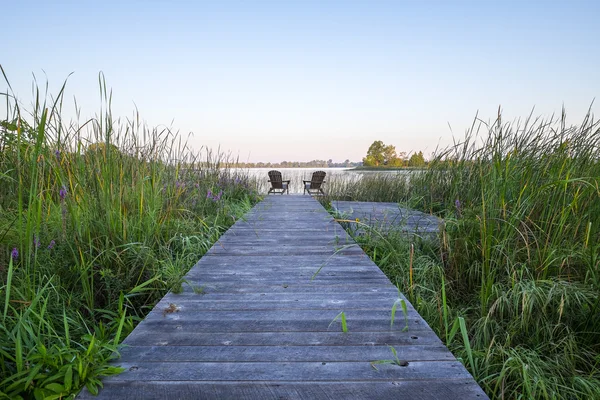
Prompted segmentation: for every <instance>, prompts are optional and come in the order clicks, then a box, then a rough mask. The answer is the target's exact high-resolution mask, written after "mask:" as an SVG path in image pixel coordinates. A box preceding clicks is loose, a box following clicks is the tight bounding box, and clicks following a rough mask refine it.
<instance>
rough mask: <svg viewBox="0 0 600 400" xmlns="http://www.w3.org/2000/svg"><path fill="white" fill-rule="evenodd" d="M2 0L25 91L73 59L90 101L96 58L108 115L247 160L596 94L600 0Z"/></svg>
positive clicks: (312, 151) (570, 102) (584, 104)
mask: <svg viewBox="0 0 600 400" xmlns="http://www.w3.org/2000/svg"><path fill="white" fill-rule="evenodd" d="M0 3H1V6H0V10H1V12H2V14H3V15H2V18H1V19H2V24H3V28H2V31H3V38H2V40H0V64H1V65H2V67H3V68H4V70H5V72H6V74H7V75H8V78H9V80H10V83H11V85H12V87H13V89H14V90H15V92H16V94H17V96H18V97H19V99H20V100H21V102H22V103H24V104H25V105H29V104H31V102H32V98H31V83H32V73H33V74H35V75H36V77H37V78H38V81H41V82H44V80H45V79H46V76H47V78H48V80H49V84H50V92H51V93H57V91H58V89H59V88H60V86H61V85H62V83H63V81H64V80H65V79H66V78H67V76H68V75H69V74H70V73H71V72H73V73H74V74H73V75H72V76H71V77H70V78H69V79H68V83H67V97H66V98H67V99H72V98H73V96H74V97H76V98H77V102H78V104H79V105H80V106H81V108H82V115H83V116H92V115H94V114H95V113H97V110H98V109H99V104H100V102H99V90H98V73H99V72H100V71H102V72H103V73H104V75H105V76H106V80H107V84H108V86H109V87H110V88H112V90H113V115H115V116H124V117H127V116H131V115H132V112H133V110H134V108H135V107H136V106H137V108H138V109H139V111H140V114H141V116H142V118H143V119H144V120H146V121H147V122H148V124H150V125H160V124H164V125H169V126H172V127H173V128H175V129H176V130H178V131H179V132H180V133H181V134H184V135H187V133H188V132H193V134H194V136H193V138H192V139H191V140H190V143H191V144H192V145H193V146H194V147H196V148H200V146H208V147H211V148H213V149H216V148H217V147H218V146H220V148H221V150H227V151H230V152H231V153H232V154H233V155H235V156H239V159H240V160H242V161H253V162H255V161H271V162H279V161H283V160H286V161H309V160H312V159H325V160H326V159H329V158H332V159H333V160H334V161H336V162H341V161H343V160H345V159H350V160H352V161H359V160H360V159H361V158H362V157H363V156H364V155H365V153H366V151H367V148H368V147H369V145H370V144H371V143H372V142H373V141H374V140H382V141H383V142H384V143H385V144H393V145H395V146H396V148H397V150H399V151H405V152H411V151H419V150H421V151H423V152H424V154H426V155H427V156H428V155H429V154H430V153H431V152H432V151H434V150H435V148H436V147H437V146H438V145H439V146H442V147H443V146H446V145H449V144H450V143H452V136H453V135H454V137H456V138H458V139H459V138H461V137H462V136H463V134H464V131H465V130H466V129H467V128H468V127H469V126H470V125H471V123H472V121H473V118H474V116H475V114H476V113H477V111H479V116H480V117H481V118H483V119H485V120H490V119H491V120H493V119H494V118H495V116H496V113H497V109H498V106H501V107H502V109H503V114H504V117H505V119H506V120H512V119H514V118H517V117H526V116H527V115H529V113H530V112H531V110H532V108H534V107H535V111H534V115H544V116H548V115H550V114H552V113H557V114H559V113H560V111H561V107H562V106H563V104H564V106H565V108H566V110H567V114H568V115H569V118H568V121H569V122H570V123H573V124H577V123H579V122H580V121H581V119H582V117H583V115H584V114H585V113H586V112H587V110H588V108H589V107H590V104H591V103H592V101H593V100H594V98H595V97H597V96H598V95H599V94H600V74H599V73H598V70H599V69H600V25H599V24H598V19H599V17H600V1H569V2H566V1H564V2H563V1H483V0H482V1H438V2H433V1H418V2H417V1H410V2H409V1H360V2H359V1H255V2H249V1H244V2H242V1H239V2H233V1H213V2H208V1H173V2H159V1H144V2H138V1H126V0H121V1H102V2H93V3H92V2H87V1H72V2H51V1H47V0H45V1H27V0H23V1H8V0H0ZM55 3H56V4H55ZM44 73H45V75H44ZM5 89H6V84H5V83H4V82H3V80H0V92H4V90H5ZM598 109H599V106H598V105H597V104H595V105H594V106H593V109H592V110H593V111H594V112H595V114H596V115H598ZM1 113H2V111H0V117H1V116H2V114H1ZM448 125H450V126H451V127H452V132H451V130H450V128H449V126H448Z"/></svg>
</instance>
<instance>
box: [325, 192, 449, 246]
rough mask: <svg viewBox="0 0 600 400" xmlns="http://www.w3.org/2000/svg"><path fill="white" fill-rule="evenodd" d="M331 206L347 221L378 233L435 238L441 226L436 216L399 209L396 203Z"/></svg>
mask: <svg viewBox="0 0 600 400" xmlns="http://www.w3.org/2000/svg"><path fill="white" fill-rule="evenodd" d="M331 205H332V207H333V208H334V209H335V210H336V211H338V212H339V213H340V214H341V215H344V216H345V217H346V218H348V219H355V218H358V219H359V220H360V221H361V222H363V223H365V224H366V225H369V226H371V227H374V228H377V229H378V230H380V231H388V230H397V231H401V232H404V233H406V234H407V235H409V236H413V237H420V238H426V239H434V238H437V237H438V235H439V233H440V228H441V226H442V225H443V221H442V220H441V219H440V218H438V217H436V216H433V215H429V214H425V213H423V212H420V211H417V210H411V209H408V208H403V207H400V206H399V205H398V203H380V202H370V201H369V202H365V201H337V200H336V201H332V202H331ZM359 229H360V228H359Z"/></svg>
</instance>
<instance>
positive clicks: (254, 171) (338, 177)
mask: <svg viewBox="0 0 600 400" xmlns="http://www.w3.org/2000/svg"><path fill="white" fill-rule="evenodd" d="M273 169H276V170H277V171H279V172H281V175H282V178H283V180H284V181H285V180H290V181H291V182H290V190H289V191H290V193H303V191H304V186H303V183H302V181H303V180H310V178H311V177H312V174H313V172H315V171H325V172H326V173H327V175H326V176H325V184H324V185H323V189H324V190H325V191H327V186H332V185H335V184H336V182H341V181H343V182H345V183H351V182H354V181H358V180H360V179H362V178H363V177H365V176H373V175H376V174H386V175H389V174H408V173H410V172H409V171H357V170H353V169H352V168H244V169H241V171H243V172H246V173H247V174H248V175H249V176H251V177H254V178H256V179H257V181H258V183H259V188H260V192H261V193H267V192H268V191H269V188H270V187H271V184H270V183H269V182H268V180H269V176H268V172H269V171H271V170H273Z"/></svg>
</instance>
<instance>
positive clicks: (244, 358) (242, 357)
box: [121, 345, 454, 362]
mask: <svg viewBox="0 0 600 400" xmlns="http://www.w3.org/2000/svg"><path fill="white" fill-rule="evenodd" d="M395 349H396V351H397V353H398V358H400V359H402V360H407V361H436V360H443V361H454V356H453V355H452V354H451V353H450V352H448V351H447V349H446V347H445V346H443V345H437V346H396V348H395ZM121 357H122V358H123V359H126V360H128V361H129V362H141V361H145V362H158V361H169V362H182V361H194V362H198V361H202V362H211V361H212V362H221V361H225V362H226V361H229V362H298V361H305V362H310V361H314V362H335V361H355V362H356V361H376V360H387V359H393V358H394V356H393V354H392V351H391V349H390V348H389V347H388V346H286V347H283V348H282V347H278V346H131V347H125V348H123V349H122V350H121Z"/></svg>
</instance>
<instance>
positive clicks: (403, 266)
mask: <svg viewBox="0 0 600 400" xmlns="http://www.w3.org/2000/svg"><path fill="white" fill-rule="evenodd" d="M599 150H600V125H599V123H598V122H596V121H594V120H593V117H592V116H591V115H588V116H586V117H585V118H584V120H583V121H582V122H581V124H579V125H578V126H569V125H568V124H567V123H566V116H565V114H564V113H563V114H562V115H560V116H559V117H557V118H550V119H545V120H544V119H541V118H538V119H534V118H531V117H529V118H527V119H525V120H524V121H522V122H518V121H517V122H513V123H504V122H503V121H502V119H501V116H498V118H497V120H496V121H494V122H493V123H484V122H483V121H481V120H479V119H476V120H475V123H474V124H473V126H472V127H471V129H469V130H468V131H467V134H466V136H465V139H464V140H463V141H461V143H459V144H457V145H455V146H452V147H451V148H448V149H446V150H444V151H442V152H440V153H439V154H438V155H437V156H436V157H435V159H434V160H433V161H432V162H431V163H430V165H429V168H428V169H427V170H426V171H424V172H423V173H420V174H415V175H413V176H412V179H411V180H410V183H409V184H408V185H406V187H404V189H403V191H402V192H401V193H396V195H397V196H398V197H397V198H395V201H400V202H402V204H403V205H409V206H412V207H414V208H418V209H421V210H423V211H426V212H431V213H435V214H437V215H439V216H441V217H443V218H444V220H445V227H444V229H443V232H442V234H441V238H440V243H439V245H437V246H432V245H431V244H430V243H420V244H419V243H415V247H414V248H415V252H414V254H412V256H413V257H414V265H412V266H411V265H409V260H410V259H411V247H410V243H408V242H407V241H406V236H403V235H401V234H398V235H394V234H391V235H388V236H387V237H383V236H382V235H370V236H369V235H367V236H363V237H361V238H359V240H360V241H361V243H362V245H363V246H364V248H365V249H366V250H367V251H369V252H370V254H371V255H372V256H374V255H376V257H377V259H376V260H375V261H376V262H378V263H379V264H380V266H381V267H382V269H383V270H384V272H386V273H387V274H388V276H389V277H390V278H392V280H393V281H396V282H397V283H398V284H399V286H400V288H401V289H402V290H403V292H404V293H405V294H407V295H408V296H409V298H410V300H411V301H412V302H413V304H415V306H416V307H417V308H418V310H419V312H420V313H421V314H422V315H423V316H424V318H425V319H426V320H427V321H428V323H429V324H430V325H431V326H432V327H433V328H434V329H435V330H436V331H437V333H438V334H439V335H440V337H441V338H442V339H444V340H446V342H447V344H448V345H449V347H450V348H451V350H453V351H454V352H455V354H456V355H457V356H458V357H460V358H461V359H463V360H469V361H468V362H466V365H467V367H468V368H469V370H470V371H471V373H473V375H474V376H475V378H476V379H477V380H478V382H479V383H480V384H481V385H482V387H483V388H484V389H485V390H486V392H487V393H488V395H490V396H491V397H492V398H552V399H554V398H564V399H567V398H569V399H571V398H582V399H584V398H585V399H587V398H600V369H599V362H600V344H599V343H600V308H599V307H600V303H599V302H600V300H599V296H598V294H599V289H598V288H599V285H600V281H599V278H600V274H599V273H600V252H599V246H600V185H599V184H600V162H599V161H600V158H599V154H600V153H599ZM380 183H381V182H380ZM383 184H384V185H385V182H384V183H383ZM396 185H397V186H399V185H404V183H401V184H396ZM397 186H396V187H397ZM396 187H395V186H393V185H386V186H385V187H383V188H379V189H377V190H378V192H383V195H381V197H380V201H386V200H388V199H389V198H391V197H393V194H392V193H394V192H395V191H396ZM371 188H372V183H369V182H365V183H364V186H362V187H360V186H359V187H355V188H353V189H352V190H353V193H354V195H353V198H354V199H356V200H372V199H373V196H372V193H370V191H371ZM345 193H346V192H345V191H344V190H341V191H338V192H337V193H332V192H331V191H330V195H331V196H332V197H333V198H336V197H344V196H345ZM361 193H362V194H364V196H361ZM412 274H414V276H413V279H410V277H411V276H412ZM457 317H464V319H465V321H466V324H465V328H468V336H467V339H468V341H466V342H465V341H464V340H458V337H455V336H454V335H453V334H451V333H455V332H456V329H454V330H453V328H454V326H453V321H458V319H457Z"/></svg>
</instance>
